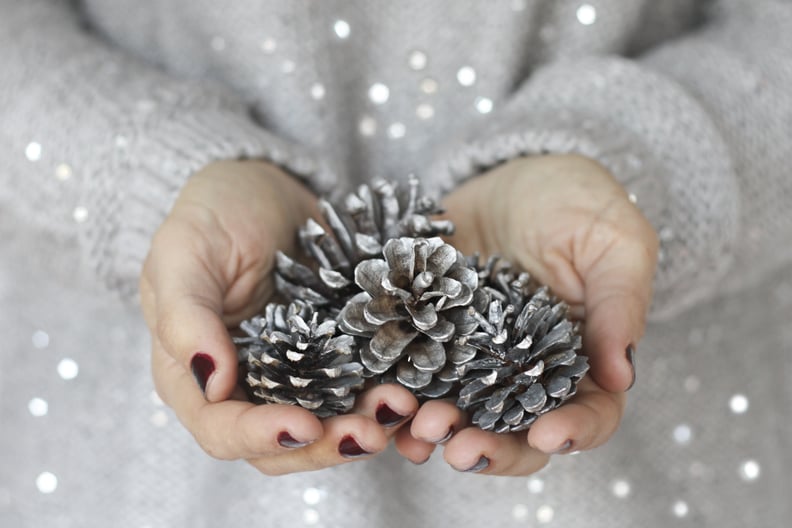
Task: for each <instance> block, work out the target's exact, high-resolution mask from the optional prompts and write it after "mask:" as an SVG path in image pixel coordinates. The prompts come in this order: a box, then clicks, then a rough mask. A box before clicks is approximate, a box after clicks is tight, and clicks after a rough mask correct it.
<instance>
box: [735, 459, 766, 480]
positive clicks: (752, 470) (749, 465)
mask: <svg viewBox="0 0 792 528" xmlns="http://www.w3.org/2000/svg"><path fill="white" fill-rule="evenodd" d="M761 473H762V468H761V467H760V466H759V462H757V461H756V460H746V461H745V462H743V463H742V464H740V477H742V479H743V480H745V481H749V482H750V481H752V480H756V479H758V478H759V475H760V474H761Z"/></svg>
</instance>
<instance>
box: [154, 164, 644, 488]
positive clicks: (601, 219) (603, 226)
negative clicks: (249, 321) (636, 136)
mask: <svg viewBox="0 0 792 528" xmlns="http://www.w3.org/2000/svg"><path fill="white" fill-rule="evenodd" d="M445 206H446V207H447V216H448V217H449V218H451V219H453V220H454V221H455V223H456V224H457V232H456V234H455V236H454V237H451V239H450V242H451V243H453V244H455V245H456V246H457V247H459V248H460V249H461V250H463V251H464V252H473V251H481V252H483V253H484V254H489V253H499V254H501V255H503V256H504V257H506V258H509V259H510V260H512V261H514V262H516V263H517V264H519V265H520V266H521V267H523V268H525V269H526V270H528V271H529V272H531V273H532V274H533V275H534V276H535V277H537V278H538V279H539V280H540V281H542V282H544V283H546V284H548V285H550V286H551V287H552V288H553V290H554V291H555V292H556V293H557V294H558V295H559V296H561V297H562V298H564V299H565V300H567V301H568V302H569V303H570V304H571V305H572V307H573V314H575V315H576V316H577V317H580V318H581V319H583V320H584V321H585V333H584V348H585V353H586V354H587V355H588V356H589V358H590V362H591V375H590V376H589V377H587V378H586V379H585V380H584V381H583V382H582V383H581V384H580V390H579V393H578V395H577V396H575V397H574V399H572V400H571V401H570V403H568V404H567V405H565V406H563V407H562V408H560V409H557V410H555V411H553V412H551V413H548V414H547V415H544V416H542V417H541V418H540V419H539V420H538V421H537V422H536V423H535V424H534V426H533V427H532V428H531V430H530V432H529V433H527V434H526V433H522V434H516V433H515V434H507V435H496V434H494V433H488V432H485V431H481V430H479V429H478V428H475V427H468V423H467V417H466V416H465V414H464V413H463V412H461V411H459V410H458V409H457V408H456V407H455V406H453V404H452V403H450V402H445V401H435V402H428V403H426V404H424V405H423V406H421V407H420V408H419V405H418V402H417V401H416V399H415V398H414V397H413V396H412V395H411V394H410V393H409V391H407V390H406V389H404V388H403V387H399V386H396V385H378V386H375V387H373V388H370V389H368V390H366V391H364V392H363V393H362V394H360V395H359V396H358V399H357V403H356V406H355V409H354V412H353V413H351V414H348V415H344V416H337V417H333V418H329V419H324V420H319V419H317V418H316V417H315V416H313V415H312V414H311V413H310V412H308V411H306V410H305V409H301V408H299V407H292V406H282V405H253V404H251V403H249V402H247V401H244V398H243V395H242V394H241V392H240V391H239V389H237V388H236V382H237V372H236V369H237V360H236V353H235V349H234V345H233V343H232V342H231V339H230V337H229V334H228V330H227V328H230V327H234V326H236V325H237V324H238V323H239V322H240V321H242V320H243V319H245V318H248V317H250V316H251V315H253V314H254V313H256V312H257V311H258V310H260V309H261V307H262V306H263V304H264V303H265V302H266V301H267V299H269V297H270V296H271V295H272V293H273V282H272V277H271V275H272V271H273V269H274V255H275V251H276V250H277V249H281V250H284V251H287V252H288V251H290V250H294V249H295V248H294V247H293V246H294V240H295V237H294V233H295V231H296V229H297V228H298V227H299V226H300V225H301V224H302V223H303V222H304V220H305V219H306V218H308V217H309V216H312V217H315V218H319V217H320V216H319V213H318V209H317V205H316V197H315V196H313V195H312V194H311V193H310V192H309V191H308V190H307V189H306V188H305V187H303V186H302V185H301V184H300V183H299V182H298V181H297V180H296V179H294V178H293V177H291V176H289V175H287V174H285V173H283V172H282V171H281V170H280V169H278V168H276V167H274V166H272V165H270V164H267V163H264V162H260V161H224V162H216V163H213V164H211V165H209V166H207V167H206V168H204V169H203V170H202V171H200V172H198V173H196V174H195V175H194V176H193V177H192V178H191V179H190V180H189V181H188V183H187V184H186V185H185V187H184V188H183V190H182V192H181V194H180V195H179V198H178V199H177V201H176V204H175V205H174V207H173V210H172V211H171V213H170V215H169V216H168V218H167V219H166V220H165V222H164V223H163V224H162V226H161V227H160V228H159V230H158V231H157V234H156V235H155V237H154V239H153V240H152V245H151V251H150V253H149V255H148V257H147V259H146V262H145V264H144V268H143V272H142V275H141V280H140V288H141V305H142V309H143V313H144V316H145V318H146V321H147V323H148V326H149V329H150V331H151V334H152V371H153V375H154V380H155V385H156V387H157V391H158V392H159V394H160V396H161V397H162V399H163V401H165V403H167V404H168V405H169V406H171V407H172V408H173V409H174V411H175V413H176V414H177V416H178V417H179V419H180V421H181V422H182V423H183V424H184V425H185V427H186V428H187V429H188V430H190V432H191V433H192V434H193V435H194V436H195V438H196V440H197V441H198V443H199V444H200V445H201V447H203V449H204V450H205V451H206V452H207V453H209V454H210V455H212V456H214V457H217V458H221V459H246V460H247V461H248V462H250V463H251V464H252V465H253V466H255V467H256V468H257V469H259V470H260V471H262V472H263V473H266V474H269V475H279V474H284V473H293V472H299V471H308V470H316V469H321V468H324V467H329V466H333V465H337V464H341V463H346V462H349V461H350V460H354V459H359V458H361V459H365V458H368V457H369V456H371V455H373V454H376V453H378V452H380V451H382V450H383V449H385V447H386V446H387V443H388V441H389V440H390V439H391V438H393V437H395V441H396V447H397V449H398V450H399V452H400V453H402V455H404V456H405V457H407V458H408V459H410V460H412V461H413V462H416V463H419V462H422V461H424V460H426V459H427V458H428V457H429V456H430V455H431V453H432V451H433V450H434V449H435V447H436V445H437V441H438V440H440V439H443V437H445V436H447V433H448V431H449V428H450V427H452V426H453V428H454V431H455V434H454V435H453V437H452V438H450V439H443V443H444V445H445V448H444V456H445V459H446V461H447V462H448V463H449V464H450V465H451V466H452V467H454V468H456V469H459V470H466V469H469V468H470V467H472V466H475V465H476V464H477V463H479V461H480V460H481V457H482V456H483V457H485V458H486V459H487V465H486V467H484V468H483V469H481V468H480V465H479V466H478V467H477V469H480V471H481V472H482V473H488V474H503V475H514V474H520V475H523V474H529V473H531V472H533V471H536V470H537V469H539V468H541V467H542V466H543V465H544V464H545V463H546V461H547V457H548V453H551V452H554V451H557V450H558V448H559V447H562V446H565V447H566V449H567V450H569V449H575V450H578V449H589V448H592V447H595V446H597V445H599V444H601V443H603V442H604V441H606V440H607V438H609V437H610V435H611V434H612V433H613V432H614V431H615V429H616V428H617V426H618V423H619V420H620V418H621V413H622V409H623V404H624V395H623V391H624V390H626V389H627V388H628V387H629V385H630V384H631V383H632V378H633V369H632V365H631V364H630V362H629V361H628V359H627V357H626V355H625V349H626V347H627V346H628V345H630V344H633V345H634V344H636V343H637V341H638V340H639V339H640V337H641V335H642V334H643V326H644V317H645V314H646V311H647V308H648V305H649V301H650V298H651V278H652V275H653V271H654V262H655V258H656V251H657V241H656V237H655V236H654V232H653V231H652V229H651V227H650V226H649V224H648V222H646V220H645V219H644V218H643V216H642V215H641V214H640V212H639V211H638V210H637V209H636V208H635V206H634V205H633V204H632V203H630V201H629V200H628V199H627V195H626V193H625V192H624V190H623V189H622V188H621V187H620V186H619V185H618V183H617V182H616V181H615V180H614V179H613V178H612V177H611V176H610V174H608V173H607V171H606V170H605V169H604V168H602V167H601V166H600V165H598V164H596V163H594V162H592V161H590V160H587V159H585V158H582V157H578V156H542V157H536V158H524V159H518V160H514V161H512V162H509V163H506V164H504V165H502V166H500V167H498V168H496V169H494V170H492V171H490V172H488V173H487V174H483V175H481V176H479V177H477V178H474V179H472V180H470V181H469V182H468V183H466V184H464V185H462V186H461V187H460V188H459V189H457V190H456V191H455V192H453V193H452V194H450V195H449V196H448V197H447V199H446V201H445ZM196 357H197V358H198V359H195V358H196ZM207 358H210V359H208V360H207ZM196 365H198V366H199V367H201V368H198V369H194V368H193V367H195V366H196ZM194 370H197V371H196V374H197V376H198V378H199V379H200V378H201V377H203V378H204V379H200V383H196V379H195V378H194V376H193V371H194ZM200 385H204V387H203V388H204V389H205V390H202V389H201V386H200ZM407 424H408V426H405V425H407ZM284 433H288V438H287V439H286V440H287V441H285V442H284V441H283V440H284V436H283V435H284ZM350 439H351V443H350ZM279 440H280V442H279ZM290 440H293V442H292V441H290ZM570 440H571V441H572V444H571V447H570V446H568V445H567V442H568V441H570ZM305 442H308V445H305V446H301V447H295V446H296V445H298V444H302V443H305Z"/></svg>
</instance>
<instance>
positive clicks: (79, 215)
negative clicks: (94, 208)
mask: <svg viewBox="0 0 792 528" xmlns="http://www.w3.org/2000/svg"><path fill="white" fill-rule="evenodd" d="M72 217H73V218H74V221H75V222H77V223H78V224H82V223H83V222H85V221H86V220H88V209H86V208H85V207H83V206H82V205H78V206H77V207H75V208H74V211H72Z"/></svg>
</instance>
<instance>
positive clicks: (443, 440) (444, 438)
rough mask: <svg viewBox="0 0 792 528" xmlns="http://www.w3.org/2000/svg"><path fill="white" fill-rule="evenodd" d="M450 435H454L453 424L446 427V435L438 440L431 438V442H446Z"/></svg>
mask: <svg viewBox="0 0 792 528" xmlns="http://www.w3.org/2000/svg"><path fill="white" fill-rule="evenodd" d="M452 436H454V426H453V425H452V426H451V427H449V428H448V432H447V433H446V435H445V436H444V437H443V438H441V439H439V440H432V443H433V444H442V443H443V442H448V441H449V440H451V437H452Z"/></svg>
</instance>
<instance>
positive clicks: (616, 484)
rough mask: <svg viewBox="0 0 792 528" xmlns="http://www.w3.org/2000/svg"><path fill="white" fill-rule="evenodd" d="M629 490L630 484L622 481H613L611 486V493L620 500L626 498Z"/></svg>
mask: <svg viewBox="0 0 792 528" xmlns="http://www.w3.org/2000/svg"><path fill="white" fill-rule="evenodd" d="M631 490H632V489H631V487H630V483H629V482H627V481H626V480H624V479H619V480H614V481H613V484H611V491H612V492H613V494H614V495H615V496H616V497H618V498H620V499H623V498H625V497H627V496H628V495H629V494H630V491H631Z"/></svg>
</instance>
